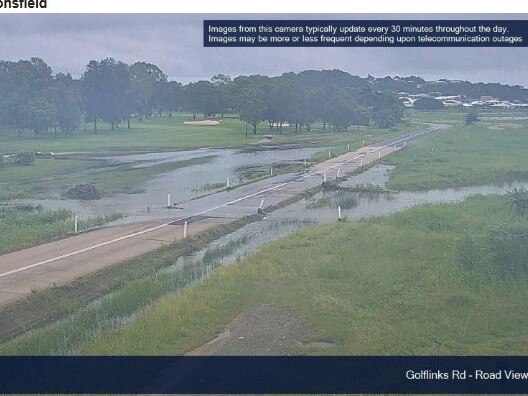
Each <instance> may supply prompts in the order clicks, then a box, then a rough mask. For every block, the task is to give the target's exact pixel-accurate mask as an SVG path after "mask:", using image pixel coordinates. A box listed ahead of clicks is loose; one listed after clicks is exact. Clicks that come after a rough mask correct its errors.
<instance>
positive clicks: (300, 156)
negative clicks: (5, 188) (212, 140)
mask: <svg viewBox="0 0 528 396" xmlns="http://www.w3.org/2000/svg"><path fill="white" fill-rule="evenodd" d="M324 149H325V148H290V149H286V150H285V149H281V150H275V149H269V150H253V151H252V150H247V149H246V150H244V151H240V150H236V149H203V150H189V151H181V152H166V153H147V154H132V155H124V156H111V157H110V156H108V157H104V156H102V157H97V158H98V159H99V160H104V161H107V162H110V163H123V164H133V167H145V166H153V165H157V164H161V163H167V162H177V161H184V160H189V159H192V158H201V157H206V156H211V155H213V156H215V157H214V158H213V160H212V161H209V162H207V163H204V164H197V165H192V166H188V167H184V168H179V169H175V170H173V171H170V172H167V173H163V174H160V175H157V176H155V177H153V178H152V179H151V180H150V181H148V182H147V183H146V184H144V185H143V186H136V187H140V188H141V189H142V190H144V192H140V193H128V194H126V193H120V194H116V195H114V196H111V197H104V198H102V199H99V200H96V201H77V200H70V199H43V200H27V199H23V200H18V201H17V202H23V203H32V204H42V205H43V206H45V207H47V208H51V209H59V208H66V209H70V210H72V211H73V212H75V213H76V214H78V215H80V216H82V217H92V216H97V215H101V214H106V213H113V212H121V213H124V214H126V218H125V219H123V220H122V221H121V222H127V223H130V222H136V221H146V220H153V219H162V218H166V217H167V216H168V210H167V209H164V206H165V205H166V203H167V194H171V201H172V202H173V203H179V202H185V201H188V200H190V199H192V198H195V197H197V196H200V195H203V194H204V193H206V192H204V191H203V187H204V186H205V185H206V184H215V183H225V182H226V181H227V178H229V179H230V181H231V185H234V184H237V183H238V178H239V175H240V169H241V168H244V167H254V166H270V167H271V166H273V165H275V164H284V163H288V162H290V163H301V162H304V159H305V158H308V159H309V158H310V157H311V156H312V155H314V154H316V153H318V152H320V151H321V150H324ZM102 171H104V170H102Z"/></svg>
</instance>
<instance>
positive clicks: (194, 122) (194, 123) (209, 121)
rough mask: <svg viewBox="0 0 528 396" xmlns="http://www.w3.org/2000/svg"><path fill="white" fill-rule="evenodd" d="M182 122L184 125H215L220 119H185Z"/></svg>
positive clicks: (218, 123)
mask: <svg viewBox="0 0 528 396" xmlns="http://www.w3.org/2000/svg"><path fill="white" fill-rule="evenodd" d="M184 124H185V125H202V126H215V125H220V121H215V120H201V121H185V122H184Z"/></svg>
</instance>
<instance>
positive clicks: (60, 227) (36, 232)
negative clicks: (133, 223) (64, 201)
mask: <svg viewBox="0 0 528 396" xmlns="http://www.w3.org/2000/svg"><path fill="white" fill-rule="evenodd" d="M122 217H123V216H122V215H121V214H119V213H114V214H111V215H105V216H97V217H95V218H90V219H79V223H78V227H79V231H82V230H87V229H90V228H93V227H97V226H101V225H103V224H106V223H109V222H112V221H115V220H117V219H120V218H122ZM0 223H1V224H2V227H1V228H2V231H1V232H0V254H3V253H7V252H10V251H14V250H18V249H22V248H26V247H30V246H34V245H37V244H40V243H44V242H47V241H50V240H53V239H56V238H60V237H64V236H66V235H69V234H72V233H73V232H74V214H73V213H72V212H71V211H69V210H66V209H60V210H47V209H42V208H41V207H40V206H32V205H0Z"/></svg>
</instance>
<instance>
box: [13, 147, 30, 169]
mask: <svg viewBox="0 0 528 396" xmlns="http://www.w3.org/2000/svg"><path fill="white" fill-rule="evenodd" d="M34 163H35V153H33V152H32V151H27V150H26V151H21V152H19V153H17V154H16V156H15V164H17V165H22V166H31V165H33V164H34Z"/></svg>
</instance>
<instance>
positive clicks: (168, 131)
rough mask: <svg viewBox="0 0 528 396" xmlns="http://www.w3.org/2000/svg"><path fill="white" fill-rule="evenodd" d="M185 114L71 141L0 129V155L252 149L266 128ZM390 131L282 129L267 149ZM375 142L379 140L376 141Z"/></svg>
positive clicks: (81, 132) (354, 140) (384, 134)
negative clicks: (197, 121) (206, 122)
mask: <svg viewBox="0 0 528 396" xmlns="http://www.w3.org/2000/svg"><path fill="white" fill-rule="evenodd" d="M191 119H192V117H191V116H190V115H186V114H177V115H175V116H174V117H173V118H168V117H166V116H163V117H161V118H160V117H152V118H149V119H144V120H143V122H139V121H133V122H132V128H131V129H127V128H126V127H123V126H122V127H121V128H120V129H118V130H116V131H111V130H110V128H109V126H108V125H105V124H103V123H100V129H99V131H98V132H97V134H94V133H93V132H92V131H91V129H90V126H88V130H86V131H85V130H84V129H82V128H80V129H78V130H77V131H76V132H75V133H73V134H72V135H71V136H66V137H62V136H61V137H59V138H57V139H54V138H52V137H49V138H42V139H35V137H34V136H33V135H32V134H31V133H26V134H24V135H23V136H22V137H18V133H17V131H15V130H11V129H5V128H4V129H0V152H2V153H4V154H5V153H14V152H18V151H22V150H32V151H42V152H50V151H51V152H56V153H64V152H86V151H112V150H113V151H121V152H131V151H141V152H145V151H169V150H183V149H190V148H199V147H223V146H241V145H247V144H254V143H256V142H258V141H259V140H261V139H262V135H265V134H269V133H270V131H269V128H268V126H267V123H265V122H262V123H260V124H259V128H258V131H257V132H258V133H257V134H256V135H254V134H253V133H251V132H250V133H249V136H248V137H247V138H246V137H245V124H244V123H243V122H241V121H240V120H239V119H238V118H232V117H229V118H224V119H222V121H221V124H220V125H218V126H197V125H184V124H183V122H184V121H187V120H191ZM415 129H416V126H415V125H410V124H407V125H402V126H401V127H400V131H399V132H401V133H403V132H405V131H412V130H415ZM394 132H396V131H394V130H392V131H391V130H378V129H373V130H368V129H366V128H364V127H362V128H361V129H360V130H359V131H358V130H356V129H354V128H351V129H350V130H349V131H347V132H331V131H330V130H329V129H327V130H326V131H323V130H322V125H319V124H315V125H314V126H313V128H312V131H311V132H306V131H303V132H300V133H295V132H294V129H293V128H286V129H285V130H284V131H283V134H282V135H279V134H278V133H277V132H276V131H273V141H272V143H273V144H276V143H278V144H284V143H299V144H301V145H315V144H323V142H324V144H325V145H331V143H332V142H336V143H341V144H345V143H347V142H348V143H351V144H356V143H357V142H358V141H359V140H362V139H367V140H368V141H376V140H379V138H381V139H383V138H386V137H389V136H394ZM378 137H379V138H378Z"/></svg>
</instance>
